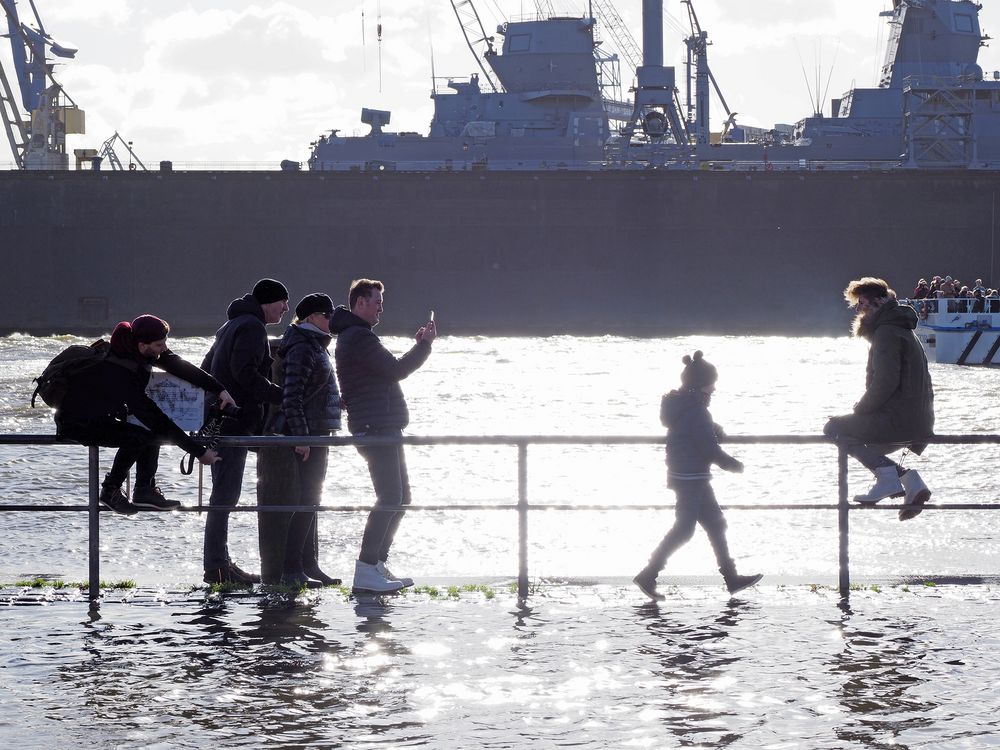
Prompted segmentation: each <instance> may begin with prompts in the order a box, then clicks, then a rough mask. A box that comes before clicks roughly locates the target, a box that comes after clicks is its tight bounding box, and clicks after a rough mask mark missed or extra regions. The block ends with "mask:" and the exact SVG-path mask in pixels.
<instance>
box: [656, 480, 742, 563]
mask: <svg viewBox="0 0 1000 750" xmlns="http://www.w3.org/2000/svg"><path fill="white" fill-rule="evenodd" d="M673 484H674V486H673V490H674V494H675V495H676V496H677V505H676V509H675V511H674V513H675V518H674V525H673V527H672V528H671V529H670V531H668V532H667V535H666V536H665V537H663V541H661V542H660V543H659V545H657V547H656V549H655V550H653V554H652V555H650V557H649V564H648V565H647V566H646V570H648V571H650V572H652V573H654V574H655V573H659V572H660V571H661V570H663V567H664V566H665V565H666V564H667V558H669V557H670V556H671V555H672V554H673V553H674V552H676V551H677V550H678V549H680V548H681V547H682V546H683V545H685V544H686V543H687V542H689V541H690V540H691V537H693V536H694V531H695V528H696V527H697V526H699V525H700V526H701V527H702V528H703V529H704V530H705V533H706V534H708V541H709V542H711V544H712V550H713V551H714V552H715V560H716V562H718V564H719V572H721V573H722V575H724V576H727V577H728V576H730V575H732V574H734V573H735V572H736V564H735V563H734V562H733V558H732V557H730V556H729V543H728V542H727V541H726V518H725V516H723V515H722V508H720V507H719V503H718V501H717V500H716V499H715V492H714V491H713V490H712V485H711V483H710V482H709V481H708V480H707V479H705V480H694V481H676V482H674V483H673Z"/></svg>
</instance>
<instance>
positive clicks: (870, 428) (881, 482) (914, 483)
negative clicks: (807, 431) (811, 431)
mask: <svg viewBox="0 0 1000 750" xmlns="http://www.w3.org/2000/svg"><path fill="white" fill-rule="evenodd" d="M844 299H846V300H847V302H848V303H849V304H850V305H851V306H852V307H853V308H854V309H855V310H856V311H857V313H858V314H857V316H856V317H855V318H854V335H855V336H860V337H862V338H865V339H867V340H868V341H869V342H870V347H869V350H868V367H867V373H866V378H865V393H864V395H863V396H862V397H861V400H860V401H858V403H857V404H855V406H854V413H853V414H847V415H844V416H839V417H832V418H831V419H830V421H829V422H827V424H826V427H825V428H824V429H823V432H824V434H826V435H829V436H830V437H833V438H836V439H837V440H838V442H843V443H844V445H845V449H846V450H847V452H848V453H849V454H850V455H851V456H853V457H854V458H856V459H857V460H858V461H860V462H861V463H862V464H864V466H865V468H867V469H868V470H869V471H871V472H872V473H873V474H874V475H875V484H874V485H872V487H871V489H869V490H868V492H867V493H865V494H864V495H857V496H855V498H854V500H855V502H858V503H864V504H874V503H877V502H878V501H879V500H884V499H885V498H887V497H900V496H904V497H905V501H904V502H905V504H906V505H908V506H913V507H909V508H903V509H902V510H900V511H899V520H900V521H905V520H907V519H909V518H913V517H915V516H917V515H919V513H920V507H919V506H921V505H923V504H924V503H926V502H927V500H928V499H929V498H930V496H931V492H930V490H929V489H927V485H926V484H924V482H923V480H921V478H920V475H919V474H918V473H917V472H916V471H914V470H912V469H910V470H906V469H904V468H903V467H902V466H900V465H899V464H897V463H895V462H893V461H891V460H890V459H889V458H887V457H886V456H885V455H884V454H885V453H890V452H892V451H893V450H898V449H899V448H903V447H909V448H910V450H912V451H913V452H914V453H916V454H917V455H919V454H921V453H922V452H923V450H924V448H925V447H926V443H923V442H921V441H923V440H926V438H928V437H929V436H930V435H932V434H933V432H934V390H933V388H932V386H931V376H930V372H929V371H928V369H927V357H926V356H925V355H924V350H923V348H922V347H921V346H920V341H919V340H918V339H917V337H916V335H915V334H914V333H913V329H914V328H916V326H917V314H916V312H914V310H913V308H912V307H909V306H908V305H900V304H899V303H898V302H897V301H896V293H895V292H894V291H892V290H891V289H890V288H889V286H888V284H886V283H885V282H884V281H883V280H882V279H875V278H871V277H866V278H863V279H858V280H856V281H852V282H851V283H850V284H848V285H847V289H845V290H844Z"/></svg>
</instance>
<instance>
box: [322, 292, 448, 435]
mask: <svg viewBox="0 0 1000 750" xmlns="http://www.w3.org/2000/svg"><path fill="white" fill-rule="evenodd" d="M330 330H331V331H333V332H334V333H336V334H337V346H336V349H335V352H334V356H335V359H336V361H337V379H338V380H339V381H340V392H341V394H342V395H343V397H344V403H345V404H346V406H347V426H348V428H349V429H350V431H351V433H352V434H358V433H365V432H370V431H372V430H378V429H384V428H396V429H403V428H404V427H406V425H407V424H409V422H410V413H409V411H408V410H407V408H406V400H405V399H404V398H403V389H402V388H400V387H399V381H400V380H403V379H404V378H405V377H407V376H408V375H409V374H410V373H412V372H414V371H416V370H417V369H418V368H419V367H420V366H421V365H422V364H423V363H424V362H426V361H427V357H428V356H430V353H431V342H429V341H420V342H418V343H416V344H414V346H413V348H412V349H410V351H408V352H407V353H406V354H404V355H403V356H402V357H399V358H398V359H397V358H396V357H394V356H393V355H392V353H391V352H390V351H389V350H388V349H386V348H385V347H384V346H382V342H381V341H380V340H379V337H378V336H376V335H375V334H374V333H373V332H372V327H371V326H370V325H369V324H368V323H367V322H365V321H364V320H362V319H361V318H359V317H358V316H357V315H355V314H354V313H352V312H351V311H350V310H348V309H347V308H346V307H344V306H342V305H341V306H338V307H337V309H336V310H334V312H333V319H332V320H331V321H330Z"/></svg>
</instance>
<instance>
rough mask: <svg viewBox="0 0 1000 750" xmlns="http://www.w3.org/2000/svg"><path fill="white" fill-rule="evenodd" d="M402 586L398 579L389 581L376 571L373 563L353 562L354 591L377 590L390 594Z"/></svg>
mask: <svg viewBox="0 0 1000 750" xmlns="http://www.w3.org/2000/svg"><path fill="white" fill-rule="evenodd" d="M401 588H403V584H402V582H400V581H390V580H389V579H388V578H386V577H385V576H384V575H382V574H381V573H379V572H378V569H377V568H376V567H375V566H374V565H369V564H368V563H363V562H361V561H360V560H357V561H356V562H355V563H354V590H355V591H377V592H379V593H387V594H391V593H392V592H393V591H399V590H400V589H401Z"/></svg>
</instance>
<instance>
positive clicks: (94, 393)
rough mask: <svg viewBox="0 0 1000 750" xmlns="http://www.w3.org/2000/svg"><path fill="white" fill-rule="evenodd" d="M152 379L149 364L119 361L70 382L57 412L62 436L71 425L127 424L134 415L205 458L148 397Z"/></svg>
mask: <svg viewBox="0 0 1000 750" xmlns="http://www.w3.org/2000/svg"><path fill="white" fill-rule="evenodd" d="M175 356H176V355H175ZM191 366H192V367H193V365H191ZM202 374H203V375H204V373H202ZM149 376H150V365H149V363H148V362H135V361H133V360H131V359H128V360H126V359H124V358H119V357H113V358H108V359H105V360H104V361H103V362H100V363H99V364H97V365H94V366H93V367H90V368H88V369H86V370H83V371H82V372H80V373H78V374H77V375H76V376H75V377H74V378H73V379H72V380H70V382H69V388H68V390H67V391H66V396H65V398H64V399H63V402H62V405H61V406H60V407H59V410H58V411H57V412H56V426H57V428H58V429H57V431H58V432H62V431H63V429H64V428H65V427H66V426H67V425H69V424H71V423H82V424H84V425H85V424H86V423H87V422H95V421H96V422H99V421H101V420H106V419H116V420H122V421H124V420H125V419H127V418H128V417H129V416H130V415H131V416H134V417H135V418H136V419H138V420H139V421H140V422H142V423H143V424H144V425H145V426H146V427H147V428H149V430H150V431H151V432H153V433H155V434H156V435H157V436H159V437H161V438H163V439H164V440H169V441H170V442H171V443H173V444H174V445H176V446H179V447H180V448H182V449H183V450H185V451H187V452H188V453H192V454H194V455H195V456H201V455H202V454H203V453H204V452H205V448H204V447H203V446H201V445H198V443H196V442H195V441H194V440H192V439H191V437H189V436H188V434H187V433H186V432H184V430H182V429H181V428H180V427H178V426H177V425H176V424H174V422H173V421H172V420H171V419H170V417H168V416H167V415H166V414H164V413H163V412H162V411H161V410H160V407H158V406H157V405H156V403H155V402H154V401H153V399H151V398H150V397H149V396H147V395H146V386H147V385H149ZM205 377H206V378H207V377H208V376H207V375H205Z"/></svg>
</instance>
